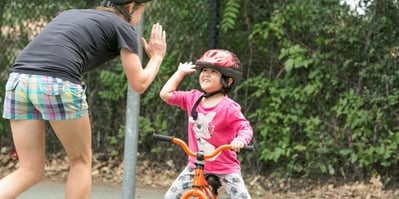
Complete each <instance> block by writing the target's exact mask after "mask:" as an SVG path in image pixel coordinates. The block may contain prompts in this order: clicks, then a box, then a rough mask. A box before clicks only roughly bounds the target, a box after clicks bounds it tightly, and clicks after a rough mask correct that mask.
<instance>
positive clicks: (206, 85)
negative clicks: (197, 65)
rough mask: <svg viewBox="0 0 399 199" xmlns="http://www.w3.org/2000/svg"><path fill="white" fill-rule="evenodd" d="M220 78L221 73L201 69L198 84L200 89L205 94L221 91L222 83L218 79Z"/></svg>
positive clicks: (209, 69) (210, 69) (211, 69)
mask: <svg viewBox="0 0 399 199" xmlns="http://www.w3.org/2000/svg"><path fill="white" fill-rule="evenodd" d="M221 78H222V73H220V72H219V71H218V70H215V69H213V68H207V67H205V68H203V69H202V70H201V73H200V75H199V83H200V86H201V89H202V90H204V91H205V92H207V93H210V92H214V91H218V90H220V89H222V83H221V82H220V79H221Z"/></svg>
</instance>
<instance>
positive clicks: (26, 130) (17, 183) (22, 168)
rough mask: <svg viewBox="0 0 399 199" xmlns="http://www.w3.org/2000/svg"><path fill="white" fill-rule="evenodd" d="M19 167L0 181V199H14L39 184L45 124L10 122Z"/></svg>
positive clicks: (41, 122)
mask: <svg viewBox="0 0 399 199" xmlns="http://www.w3.org/2000/svg"><path fill="white" fill-rule="evenodd" d="M10 124H11V130H12V135H13V139H14V144H15V147H16V149H17V151H18V157H19V167H18V169H17V170H16V171H14V172H13V173H11V174H9V175H8V176H6V177H4V178H3V179H1V180H0V198H1V199H14V198H16V197H17V196H18V195H19V194H20V193H22V192H24V191H25V190H27V189H29V188H30V187H32V186H33V185H35V184H37V183H38V182H40V180H41V179H42V177H43V174H44V167H45V136H44V134H45V122H44V121H43V120H10Z"/></svg>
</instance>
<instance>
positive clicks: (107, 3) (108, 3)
mask: <svg viewBox="0 0 399 199" xmlns="http://www.w3.org/2000/svg"><path fill="white" fill-rule="evenodd" d="M101 5H102V6H104V7H112V8H116V9H117V10H119V12H121V13H122V15H123V16H124V17H126V21H127V22H128V23H130V21H131V20H132V15H131V14H132V13H128V12H127V11H126V9H124V8H123V7H121V6H119V5H116V4H114V3H113V2H111V1H108V0H102V1H101Z"/></svg>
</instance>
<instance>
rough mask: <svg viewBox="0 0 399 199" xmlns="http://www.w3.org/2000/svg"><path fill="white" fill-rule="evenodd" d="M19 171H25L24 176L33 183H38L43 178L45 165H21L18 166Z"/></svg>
mask: <svg viewBox="0 0 399 199" xmlns="http://www.w3.org/2000/svg"><path fill="white" fill-rule="evenodd" d="M18 171H19V172H21V173H23V176H24V178H26V179H29V180H30V181H32V182H33V183H35V184H36V183H38V182H40V181H41V180H42V179H43V176H44V172H45V169H44V165H43V167H38V166H35V167H26V166H25V167H24V166H20V167H19V168H18Z"/></svg>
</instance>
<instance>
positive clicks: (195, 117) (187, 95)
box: [160, 49, 253, 199]
mask: <svg viewBox="0 0 399 199" xmlns="http://www.w3.org/2000/svg"><path fill="white" fill-rule="evenodd" d="M195 64H196V67H195V66H193V65H191V63H184V64H180V65H179V67H178V69H177V71H176V72H175V73H174V74H173V75H172V76H171V77H170V79H169V80H168V81H167V82H166V84H165V85H164V87H163V88H162V90H161V92H160V97H161V98H162V100H164V101H165V102H166V103H168V104H170V105H173V106H178V107H180V108H181V109H183V110H185V111H187V114H188V115H189V122H188V143H189V147H190V149H191V150H193V151H199V150H202V151H204V153H205V154H207V153H210V152H212V151H213V150H214V149H215V148H217V147H219V146H220V145H223V144H231V145H232V147H233V150H234V151H223V152H222V153H221V154H220V155H218V156H217V157H216V158H215V159H213V160H211V161H207V163H206V164H205V168H204V171H205V173H212V174H216V175H217V176H218V177H219V179H220V182H221V183H222V186H223V187H224V189H225V190H226V192H227V193H228V194H229V195H230V197H231V198H233V199H239V198H240V199H249V198H251V196H250V195H249V193H248V190H247V188H246V186H245V183H244V180H243V178H242V176H241V167H240V163H239V161H238V159H237V154H236V152H235V151H239V150H240V148H242V147H244V146H246V145H248V143H249V142H250V141H251V139H252V134H253V132H252V127H251V125H250V123H249V121H248V120H247V119H246V118H245V117H244V115H243V114H242V112H241V107H240V105H239V104H238V103H236V102H235V101H233V100H232V99H230V98H229V97H228V95H227V94H228V92H229V91H230V90H231V88H232V87H233V86H234V85H237V84H238V83H239V81H240V80H241V78H242V73H241V64H240V61H239V60H238V59H237V57H236V56H235V55H234V54H233V53H231V52H229V51H227V50H222V49H212V50H208V51H207V52H205V53H204V55H203V56H202V57H201V58H200V59H198V60H197V61H196V63H195ZM196 69H197V70H198V71H200V75H199V84H200V86H201V89H202V91H199V90H196V89H192V90H190V91H177V90H176V89H177V87H178V85H179V84H180V82H181V81H182V80H183V78H184V77H185V76H186V75H189V74H191V73H194V72H195V71H196ZM194 161H195V159H194V158H190V159H189V163H188V165H187V167H186V168H185V169H184V170H183V171H182V172H181V173H180V174H179V176H178V177H177V179H176V180H175V181H174V183H173V184H172V185H171V187H170V188H169V190H168V191H167V192H166V194H165V199H178V198H180V196H181V195H182V194H183V193H184V192H185V191H186V190H188V189H190V188H191V185H192V177H193V172H194Z"/></svg>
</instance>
